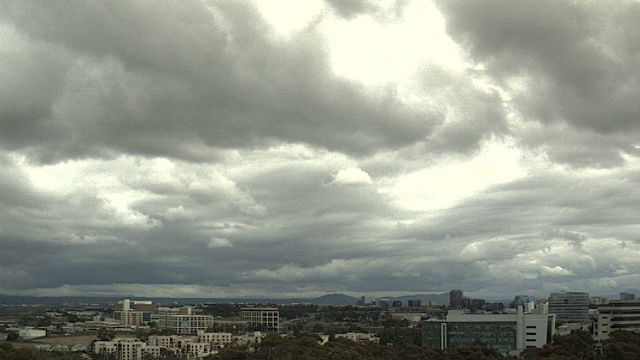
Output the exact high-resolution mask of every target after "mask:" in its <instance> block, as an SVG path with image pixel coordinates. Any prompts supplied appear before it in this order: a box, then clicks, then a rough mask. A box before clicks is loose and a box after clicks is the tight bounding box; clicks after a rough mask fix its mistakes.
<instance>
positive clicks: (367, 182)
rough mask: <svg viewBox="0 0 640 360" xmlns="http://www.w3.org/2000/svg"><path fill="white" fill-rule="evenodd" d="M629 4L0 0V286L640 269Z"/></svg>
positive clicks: (542, 292) (593, 275) (90, 287)
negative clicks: (48, 0) (61, 0)
mask: <svg viewBox="0 0 640 360" xmlns="http://www.w3.org/2000/svg"><path fill="white" fill-rule="evenodd" d="M638 18H640V3H639V2H636V1H618V0H615V1H614V0H603V1H577V2H576V1H565V0H548V1H546V0H542V1H535V2H531V1H524V0H523V1H511V0H510V1H498V0H488V1H471V2H470V1H462V0H453V1H450V0H446V1H434V2H431V1H428V0H398V1H395V2H394V1H390V0H380V1H373V0H370V1H369V0H324V1H323V0H305V1H298V0H283V1H275V0H256V1H251V0H234V1H232V0H228V1H226V0H222V1H204V0H203V1H199V0H187V1H151V0H149V1H138V0H131V1H122V2H104V1H97V0H96V1H71V2H56V1H54V2H45V1H28V0H25V1H10V0H7V1H5V0H1V1H0V256H1V261H0V293H3V294H14V295H121V294H135V295H140V296H170V297H183V296H184V297H192V296H211V297H238V296H277V297H287V296H315V295H321V294H325V293H332V292H343V293H347V294H352V295H360V294H368V295H383V294H406V293H416V292H440V291H448V290H449V289H452V288H460V289H463V290H464V291H465V292H466V293H469V294H471V295H475V296H485V297H488V298H500V297H503V296H506V297H508V296H512V295H513V294H515V293H524V294H530V295H538V296H546V295H547V294H548V293H549V292H551V291H562V290H584V291H589V292H591V293H593V294H612V293H616V292H618V291H625V290H629V289H637V288H638V287H639V285H638V284H640V206H639V205H640V171H639V170H640V22H638Z"/></svg>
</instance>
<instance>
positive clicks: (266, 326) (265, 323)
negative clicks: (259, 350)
mask: <svg viewBox="0 0 640 360" xmlns="http://www.w3.org/2000/svg"><path fill="white" fill-rule="evenodd" d="M240 320H242V321H244V322H246V323H247V325H248V326H253V327H257V328H260V329H261V330H266V331H278V330H279V328H280V312H279V311H278V308H266V307H254V308H242V309H241V310H240Z"/></svg>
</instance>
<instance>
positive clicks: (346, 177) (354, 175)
mask: <svg viewBox="0 0 640 360" xmlns="http://www.w3.org/2000/svg"><path fill="white" fill-rule="evenodd" d="M335 182H336V183H338V184H345V185H357V184H371V183H372V181H371V177H370V176H369V174H367V173H366V172H365V171H363V170H362V169H360V168H356V167H353V168H349V169H342V170H340V171H338V173H337V174H336V175H335Z"/></svg>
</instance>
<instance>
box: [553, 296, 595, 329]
mask: <svg viewBox="0 0 640 360" xmlns="http://www.w3.org/2000/svg"><path fill="white" fill-rule="evenodd" d="M549 313H550V314H555V315H556V320H557V321H558V322H563V323H586V322H589V294H588V293H585V292H566V293H551V295H549Z"/></svg>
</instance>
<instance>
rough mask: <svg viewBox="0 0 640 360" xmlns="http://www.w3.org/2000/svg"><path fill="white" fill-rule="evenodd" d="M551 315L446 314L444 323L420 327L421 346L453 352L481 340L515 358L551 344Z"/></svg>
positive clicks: (459, 312)
mask: <svg viewBox="0 0 640 360" xmlns="http://www.w3.org/2000/svg"><path fill="white" fill-rule="evenodd" d="M554 328H555V316H554V315H539V314H525V313H524V311H523V309H522V307H518V310H517V312H516V313H511V314H465V313H462V312H461V311H458V310H449V312H448V314H447V317H446V320H426V321H424V322H423V323H422V344H423V346H431V347H436V348H440V349H447V350H454V349H458V348H462V347H468V346H470V345H472V344H473V343H474V342H476V341H478V340H480V341H482V342H483V343H484V344H486V345H487V346H489V347H491V348H494V349H497V350H498V351H500V352H501V353H503V354H517V353H520V352H521V351H522V350H524V349H525V348H527V347H542V346H544V345H545V344H548V343H550V342H551V339H552V336H553V333H554Z"/></svg>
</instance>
